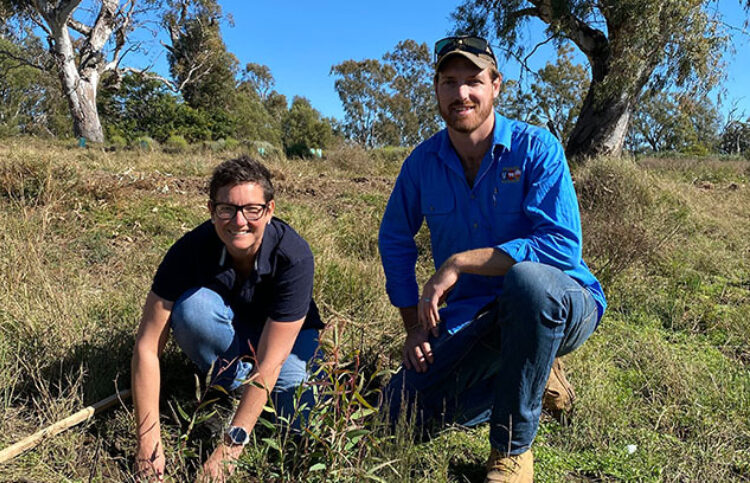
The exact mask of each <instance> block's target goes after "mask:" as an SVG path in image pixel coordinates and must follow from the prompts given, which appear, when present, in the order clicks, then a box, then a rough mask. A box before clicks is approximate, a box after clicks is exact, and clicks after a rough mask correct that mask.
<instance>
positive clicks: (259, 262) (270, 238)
mask: <svg viewBox="0 0 750 483" xmlns="http://www.w3.org/2000/svg"><path fill="white" fill-rule="evenodd" d="M274 220H275V217H274V218H272V219H271V222H270V223H269V224H268V225H266V229H265V231H264V232H263V241H262V242H261V243H260V248H259V249H258V253H257V254H256V256H255V263H254V267H253V268H254V269H255V273H257V274H258V276H261V275H267V274H269V273H271V254H272V252H273V251H274V250H273V248H274V247H275V246H276V244H277V243H278V239H279V232H278V230H277V227H276V223H274ZM227 263H228V262H227V247H226V246H224V245H222V247H221V256H220V257H219V266H220V267H226V266H227Z"/></svg>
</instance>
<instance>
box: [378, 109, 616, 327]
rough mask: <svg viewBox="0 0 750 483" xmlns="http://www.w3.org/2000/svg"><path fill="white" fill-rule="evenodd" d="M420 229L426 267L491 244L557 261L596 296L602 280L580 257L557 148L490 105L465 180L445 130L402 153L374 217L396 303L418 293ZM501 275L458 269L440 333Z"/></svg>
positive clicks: (460, 319)
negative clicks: (424, 231)
mask: <svg viewBox="0 0 750 483" xmlns="http://www.w3.org/2000/svg"><path fill="white" fill-rule="evenodd" d="M425 219H426V220H427V226H428V227H429V229H430V240H431V244H432V255H433V259H434V261H435V269H438V268H439V267H440V266H441V265H442V264H443V262H444V261H445V260H446V259H447V258H448V257H450V256H451V255H453V254H454V253H459V252H464V251H467V250H473V249H476V248H486V247H495V248H496V249H498V250H502V251H503V252H505V253H507V254H508V255H509V256H510V257H511V258H513V260H515V261H516V262H521V261H532V262H539V263H544V264H547V265H551V266H553V267H557V268H559V269H560V270H562V271H564V272H565V273H567V274H568V275H569V276H571V277H572V278H573V279H575V280H576V281H578V283H580V284H581V285H582V286H584V287H586V288H587V289H589V291H590V292H591V295H592V296H593V297H594V299H595V300H596V303H597V306H598V308H599V318H600V319H601V316H602V314H603V313H604V309H605V307H606V305H607V302H606V299H605V297H604V292H603V291H602V287H601V285H600V284H599V282H598V281H597V279H596V278H595V277H594V275H593V274H592V273H591V272H590V271H589V269H588V267H587V266H586V264H585V263H584V261H583V258H582V257H581V245H582V243H581V240H582V236H581V219H580V214H579V211H578V200H577V199H576V194H575V190H574V188H573V180H572V178H571V176H570V170H569V168H568V163H567V161H566V159H565V153H564V151H563V148H562V146H561V145H560V143H559V142H558V140H557V139H556V138H555V137H554V136H553V135H552V134H551V133H550V132H549V131H546V130H544V129H541V128H538V127H534V126H531V125H529V124H526V123H523V122H520V121H513V120H510V119H506V118H504V117H503V116H500V115H499V114H495V127H494V132H493V144H492V148H491V149H490V150H488V152H487V154H486V155H485V156H484V159H482V163H481V166H480V168H479V172H478V174H477V176H476V178H475V180H474V185H473V186H469V184H468V182H467V181H466V176H465V174H464V169H463V166H462V165H461V160H460V159H459V158H458V155H457V154H456V151H455V149H454V148H453V145H452V144H451V141H450V138H449V137H448V131H447V130H446V129H444V130H442V131H440V132H439V133H437V134H436V135H434V136H432V137H431V138H430V139H428V140H427V141H425V142H423V143H421V144H420V145H419V146H417V147H416V148H415V149H414V151H412V153H411V154H410V155H409V157H408V158H407V159H406V161H404V164H403V166H402V168H401V173H400V174H399V176H398V178H397V179H396V184H395V186H394V188H393V192H392V193H391V197H390V199H389V200H388V205H387V206H386V209H385V214H384V215H383V221H382V223H381V225H380V234H379V247H380V256H381V259H382V262H383V269H384V271H385V276H386V290H387V292H388V296H389V297H390V300H391V303H392V304H393V305H395V306H396V307H410V306H414V305H417V303H418V301H419V287H418V285H417V280H416V275H415V266H416V262H417V245H416V243H415V241H414V236H415V235H416V234H417V232H418V231H419V228H420V226H421V225H422V222H423V220H425ZM502 286H503V277H502V276H498V277H486V276H482V275H472V274H462V275H461V276H460V277H459V280H458V283H457V284H456V286H455V287H454V288H453V290H452V291H451V292H450V294H449V295H448V298H447V299H446V302H447V306H446V307H443V308H442V309H440V318H441V320H442V322H443V323H444V324H445V325H446V327H447V329H448V331H449V332H450V333H454V332H456V331H457V330H459V329H460V328H461V327H462V326H463V325H464V324H465V323H467V322H469V321H471V320H472V318H473V317H474V315H475V314H476V312H477V310H479V309H480V308H482V307H483V306H484V305H486V304H487V303H489V302H490V301H492V300H493V299H494V298H495V297H497V296H498V295H499V294H500V293H501V292H502Z"/></svg>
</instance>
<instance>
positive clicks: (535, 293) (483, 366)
mask: <svg viewBox="0 0 750 483" xmlns="http://www.w3.org/2000/svg"><path fill="white" fill-rule="evenodd" d="M597 324H598V310H597V306H596V303H595V302H594V298H593V297H592V296H591V294H590V293H589V291H588V290H587V289H585V288H583V287H581V286H580V285H579V284H578V283H577V282H576V281H575V280H573V279H572V278H570V277H569V276H568V275H566V274H565V273H564V272H562V271H561V270H559V269H557V268H554V267H551V266H548V265H543V264H540V263H533V262H521V263H517V264H515V265H513V267H512V268H511V269H510V270H509V271H508V273H507V274H506V275H505V279H504V282H503V292H502V295H500V296H499V297H498V298H497V299H496V300H495V301H494V302H493V303H491V304H489V305H487V306H486V307H484V308H483V309H482V310H480V311H479V312H478V313H477V315H476V316H475V318H474V320H472V321H471V322H470V323H469V324H467V325H466V326H464V327H463V328H462V329H461V330H459V331H458V332H456V333H455V334H453V335H449V334H448V333H447V332H446V331H445V330H444V329H442V328H441V332H440V334H439V335H438V336H437V337H432V336H431V337H430V344H431V345H432V351H433V356H434V362H433V363H432V364H430V366H429V368H428V370H427V372H424V373H418V372H416V371H413V370H407V369H405V368H404V367H402V368H401V370H400V371H399V372H398V373H396V374H395V375H394V376H393V378H392V379H391V381H390V382H389V383H388V386H387V387H386V390H385V395H386V401H385V404H386V405H387V407H388V410H389V417H390V419H391V421H393V422H395V421H397V420H398V418H399V416H400V415H401V411H402V410H405V411H407V413H406V417H407V418H411V417H412V415H413V413H412V411H416V423H417V424H418V425H420V426H424V427H426V426H427V425H432V424H435V423H438V424H439V423H445V422H454V423H458V424H463V425H467V426H473V425H475V424H479V423H481V422H485V421H488V420H489V421H490V444H491V445H492V447H494V448H496V449H498V450H500V451H502V452H507V453H510V454H520V453H523V452H524V451H526V450H528V449H529V447H530V446H531V443H532V442H533V440H534V437H535V436H536V432H537V429H538V427H539V416H540V415H541V411H542V395H543V393H544V386H545V384H546V382H547V378H548V377H549V373H550V369H551V368H552V363H553V362H554V359H555V357H557V356H561V355H564V354H567V353H568V352H571V351H572V350H574V349H576V348H577V347H579V346H580V345H581V344H583V342H584V341H585V340H586V339H588V337H589V336H590V335H591V333H592V332H593V331H594V329H595V328H596V326H597Z"/></svg>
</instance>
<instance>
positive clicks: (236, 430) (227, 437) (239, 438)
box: [224, 426, 250, 446]
mask: <svg viewBox="0 0 750 483" xmlns="http://www.w3.org/2000/svg"><path fill="white" fill-rule="evenodd" d="M249 441H250V434H249V433H248V432H247V430H246V429H245V428H243V427H242V426H229V428H227V431H226V432H225V433H224V444H226V445H227V446H245V445H246V444H247V443H248V442H249Z"/></svg>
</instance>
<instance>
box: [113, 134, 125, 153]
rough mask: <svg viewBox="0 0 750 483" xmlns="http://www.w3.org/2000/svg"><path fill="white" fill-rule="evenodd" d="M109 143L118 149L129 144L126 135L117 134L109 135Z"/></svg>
mask: <svg viewBox="0 0 750 483" xmlns="http://www.w3.org/2000/svg"><path fill="white" fill-rule="evenodd" d="M109 145H110V146H112V147H113V148H116V149H123V148H125V147H126V146H127V145H128V141H127V140H126V139H125V138H124V137H122V136H120V135H118V134H115V135H112V136H109Z"/></svg>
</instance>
